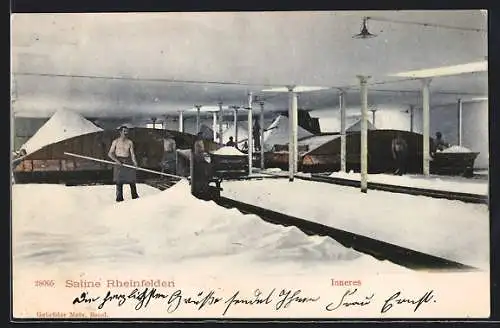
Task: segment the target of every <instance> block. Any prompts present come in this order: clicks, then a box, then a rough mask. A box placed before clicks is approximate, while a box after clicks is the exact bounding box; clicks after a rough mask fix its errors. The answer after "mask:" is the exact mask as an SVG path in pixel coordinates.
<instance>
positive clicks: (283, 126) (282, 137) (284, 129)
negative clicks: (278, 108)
mask: <svg viewBox="0 0 500 328" xmlns="http://www.w3.org/2000/svg"><path fill="white" fill-rule="evenodd" d="M289 124H290V123H289V119H288V117H286V116H283V115H280V116H278V117H277V118H276V119H275V120H274V122H273V123H272V124H271V125H270V126H269V127H268V128H267V129H266V130H267V131H265V132H264V149H265V150H266V151H270V150H271V149H272V148H273V146H274V145H287V144H288V140H289V136H288V133H289V128H288V127H289ZM312 135H313V134H312V133H311V132H309V131H307V130H306V129H304V128H302V127H301V126H298V127H297V138H298V139H301V138H305V137H308V136H312Z"/></svg>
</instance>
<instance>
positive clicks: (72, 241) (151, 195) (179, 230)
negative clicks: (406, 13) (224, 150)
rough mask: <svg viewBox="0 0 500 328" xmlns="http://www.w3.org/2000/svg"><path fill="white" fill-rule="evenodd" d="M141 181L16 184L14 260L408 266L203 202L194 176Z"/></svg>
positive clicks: (299, 270) (257, 268)
mask: <svg viewBox="0 0 500 328" xmlns="http://www.w3.org/2000/svg"><path fill="white" fill-rule="evenodd" d="M138 188H139V193H140V195H141V198H139V199H137V200H128V201H126V202H123V203H114V199H113V196H114V186H88V187H65V186H60V185H42V184H40V185H36V184H34V185H14V186H13V197H12V199H13V201H12V203H13V209H12V215H13V218H12V221H13V257H14V263H15V266H16V267H17V268H23V267H24V268H26V267H30V266H31V267H33V266H38V267H46V268H47V267H53V266H64V265H66V266H68V265H73V266H74V265H77V266H85V267H87V266H92V265H94V266H96V265H99V266H103V268H104V267H106V268H117V267H120V268H121V267H134V266H145V267H147V266H148V265H149V266H156V267H160V266H162V267H165V268H167V267H172V266H175V267H178V268H179V267H183V266H184V265H185V266H186V267H189V268H195V267H203V268H205V269H206V270H208V272H212V273H217V272H222V271H224V270H226V271H227V268H229V267H230V268H231V270H234V271H239V270H241V271H240V272H245V273H251V272H254V273H256V274H259V275H263V274H286V275H290V274H297V275H301V274H307V273H318V272H325V273H327V272H332V270H335V272H339V271H342V270H353V269H363V270H368V271H370V272H408V270H407V269H405V268H402V267H400V266H398V265H395V264H392V263H390V262H387V261H378V260H376V259H375V258H373V257H371V256H368V255H364V254H361V253H359V252H356V251H354V250H352V249H347V248H345V247H343V246H342V245H340V244H338V243H337V242H336V241H334V240H333V239H330V238H327V237H310V236H307V235H305V234H304V233H302V232H301V231H300V230H298V229H297V228H294V227H287V228H285V227H282V226H277V225H273V224H270V223H267V222H265V221H262V220H261V219H260V218H258V217H257V216H254V215H243V214H241V213H240V212H239V211H237V210H235V209H232V210H228V209H225V208H222V207H220V206H217V205H216V204H215V203H213V202H205V201H200V200H198V199H196V198H194V197H192V196H191V195H190V193H189V185H188V184H187V182H183V181H182V182H179V183H178V184H177V185H175V186H174V187H172V188H170V189H167V190H165V191H163V192H159V191H158V190H156V189H154V188H152V187H149V186H146V185H138Z"/></svg>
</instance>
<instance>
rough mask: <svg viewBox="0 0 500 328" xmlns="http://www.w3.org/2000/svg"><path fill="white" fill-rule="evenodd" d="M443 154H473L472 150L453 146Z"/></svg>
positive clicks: (444, 150)
mask: <svg viewBox="0 0 500 328" xmlns="http://www.w3.org/2000/svg"><path fill="white" fill-rule="evenodd" d="M442 152H443V153H472V150H470V149H469V148H465V147H462V146H451V147H449V148H446V149H443V151H442Z"/></svg>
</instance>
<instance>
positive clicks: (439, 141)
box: [434, 131, 450, 151]
mask: <svg viewBox="0 0 500 328" xmlns="http://www.w3.org/2000/svg"><path fill="white" fill-rule="evenodd" d="M449 146H450V145H449V144H448V143H447V142H445V141H444V140H443V135H442V134H441V132H439V131H438V132H436V139H435V140H434V148H435V149H436V150H440V151H442V150H444V149H446V148H448V147H449Z"/></svg>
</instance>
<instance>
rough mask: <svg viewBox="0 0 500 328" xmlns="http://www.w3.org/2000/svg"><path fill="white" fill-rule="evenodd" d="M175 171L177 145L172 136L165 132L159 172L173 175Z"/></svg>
mask: <svg viewBox="0 0 500 328" xmlns="http://www.w3.org/2000/svg"><path fill="white" fill-rule="evenodd" d="M176 170H177V145H176V143H175V139H174V138H173V136H172V134H171V133H170V132H168V131H166V132H165V137H164V138H163V158H162V160H161V171H162V172H165V171H166V172H167V173H171V174H175V173H176Z"/></svg>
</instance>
